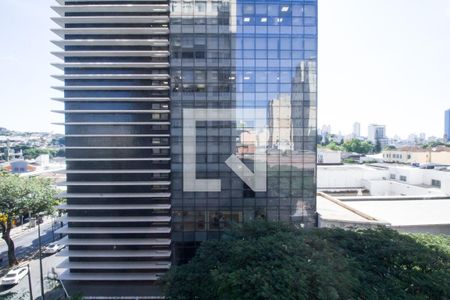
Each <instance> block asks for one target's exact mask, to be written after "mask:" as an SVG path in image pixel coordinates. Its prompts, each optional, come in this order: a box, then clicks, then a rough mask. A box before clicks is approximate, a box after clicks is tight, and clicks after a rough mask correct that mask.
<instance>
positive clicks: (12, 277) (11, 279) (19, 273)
mask: <svg viewBox="0 0 450 300" xmlns="http://www.w3.org/2000/svg"><path fill="white" fill-rule="evenodd" d="M27 274H28V268H27V267H20V268H16V269H13V270H11V271H9V272H8V273H6V275H5V276H3V278H2V280H1V281H0V285H15V284H18V283H19V281H20V280H21V279H22V278H24V277H25V276H27Z"/></svg>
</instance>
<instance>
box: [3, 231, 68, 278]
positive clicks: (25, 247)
mask: <svg viewBox="0 0 450 300" xmlns="http://www.w3.org/2000/svg"><path fill="white" fill-rule="evenodd" d="M56 229H57V228H56V226H54V230H56ZM58 238H59V235H58V234H55V239H58ZM13 241H14V244H15V246H16V257H17V259H18V260H19V261H20V260H24V259H27V258H29V257H30V256H31V255H33V254H34V253H36V251H37V250H38V230H37V226H36V227H35V228H33V229H30V230H27V231H26V232H24V233H21V234H20V235H19V236H16V237H13ZM52 241H53V232H52V225H51V222H46V223H44V224H41V242H42V245H43V246H45V245H47V244H48V243H50V242H52ZM7 251H8V248H7V247H6V244H5V242H4V241H3V240H0V257H1V258H3V259H2V261H1V262H0V274H1V273H3V272H2V271H4V270H3V269H4V268H6V267H7V265H8V253H7Z"/></svg>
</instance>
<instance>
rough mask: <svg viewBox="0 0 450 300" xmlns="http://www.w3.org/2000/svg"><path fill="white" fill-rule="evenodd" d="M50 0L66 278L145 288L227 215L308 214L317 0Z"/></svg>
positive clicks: (301, 219)
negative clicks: (60, 116) (62, 152)
mask: <svg viewBox="0 0 450 300" xmlns="http://www.w3.org/2000/svg"><path fill="white" fill-rule="evenodd" d="M58 2H59V4H60V5H58V6H56V7H55V8H54V9H55V11H56V12H57V13H58V14H59V15H60V16H58V17H56V18H54V21H55V22H56V23H57V24H59V25H60V27H61V28H60V29H56V30H55V33H57V34H58V35H59V36H60V37H61V39H60V40H58V41H55V43H56V44H57V45H58V46H60V47H61V51H59V52H56V53H55V55H57V56H58V57H60V58H61V59H63V62H62V63H58V64H55V66H57V67H59V68H60V69H61V70H62V71H63V72H62V74H59V75H57V76H56V77H57V78H58V79H61V80H62V82H63V83H64V84H62V85H61V86H60V87H57V89H60V90H62V91H63V92H64V96H63V97H61V98H57V99H56V100H59V101H62V102H63V103H64V105H65V108H64V110H61V111H60V112H61V113H64V115H65V122H64V125H65V128H66V143H67V150H66V156H67V182H66V185H67V194H65V195H64V197H66V198H67V204H65V205H63V206H61V208H62V209H65V210H66V211H67V217H66V218H65V222H66V226H65V227H64V228H63V229H61V230H60V232H61V233H65V234H67V237H66V238H65V239H64V242H65V243H66V244H67V245H68V249H67V250H66V251H65V253H63V254H65V255H67V256H68V259H67V260H66V261H65V262H64V263H63V264H62V265H61V266H60V267H61V268H63V269H66V270H65V271H64V273H63V276H62V278H63V279H64V280H65V282H66V284H67V285H68V286H69V287H70V286H73V287H76V289H77V290H82V291H84V294H85V295H95V296H110V295H121V296H142V295H150V294H153V293H157V289H153V284H152V283H154V282H156V280H157V279H158V277H159V276H160V275H161V274H163V273H164V272H165V271H166V270H167V269H168V268H169V267H170V265H171V264H173V263H175V264H177V263H182V262H185V261H187V260H189V258H191V257H192V255H193V254H194V253H195V249H196V247H198V245H199V243H201V242H202V241H204V240H207V239H217V238H220V237H221V234H222V233H223V232H224V230H226V229H227V228H228V227H229V226H231V224H233V223H241V222H246V221H250V220H254V219H257V218H261V219H268V220H273V221H281V222H294V223H296V224H298V225H299V226H305V227H312V226H315V223H316V216H315V211H316V207H315V190H316V181H315V177H316V176H315V174H316V167H315V162H316V110H317V1H311V0H297V1H280V0H278V1H275V0H273V1H258V0H253V1H243V0H234V1H224V0H221V1H211V0H205V1H191V0H189V1H186V0H185V1H181V0H171V1H167V0H162V1H160V0H58ZM130 287H131V288H130Z"/></svg>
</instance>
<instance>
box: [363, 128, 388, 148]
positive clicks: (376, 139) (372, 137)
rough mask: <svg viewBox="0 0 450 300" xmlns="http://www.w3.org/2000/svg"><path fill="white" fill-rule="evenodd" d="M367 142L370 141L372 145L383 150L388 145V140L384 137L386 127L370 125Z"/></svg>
mask: <svg viewBox="0 0 450 300" xmlns="http://www.w3.org/2000/svg"><path fill="white" fill-rule="evenodd" d="M368 132H369V133H368V138H367V139H368V140H369V141H371V142H372V143H373V144H374V145H377V144H378V143H379V144H380V146H381V149H383V148H384V147H385V146H387V144H388V139H387V137H386V126H385V125H377V124H370V125H369V128H368Z"/></svg>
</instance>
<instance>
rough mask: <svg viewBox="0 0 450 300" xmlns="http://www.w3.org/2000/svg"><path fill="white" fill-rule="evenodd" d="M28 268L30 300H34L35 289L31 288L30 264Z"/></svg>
mask: <svg viewBox="0 0 450 300" xmlns="http://www.w3.org/2000/svg"><path fill="white" fill-rule="evenodd" d="M27 268H28V287H29V288H30V300H33V288H32V286H31V273H30V264H28V265H27Z"/></svg>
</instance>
